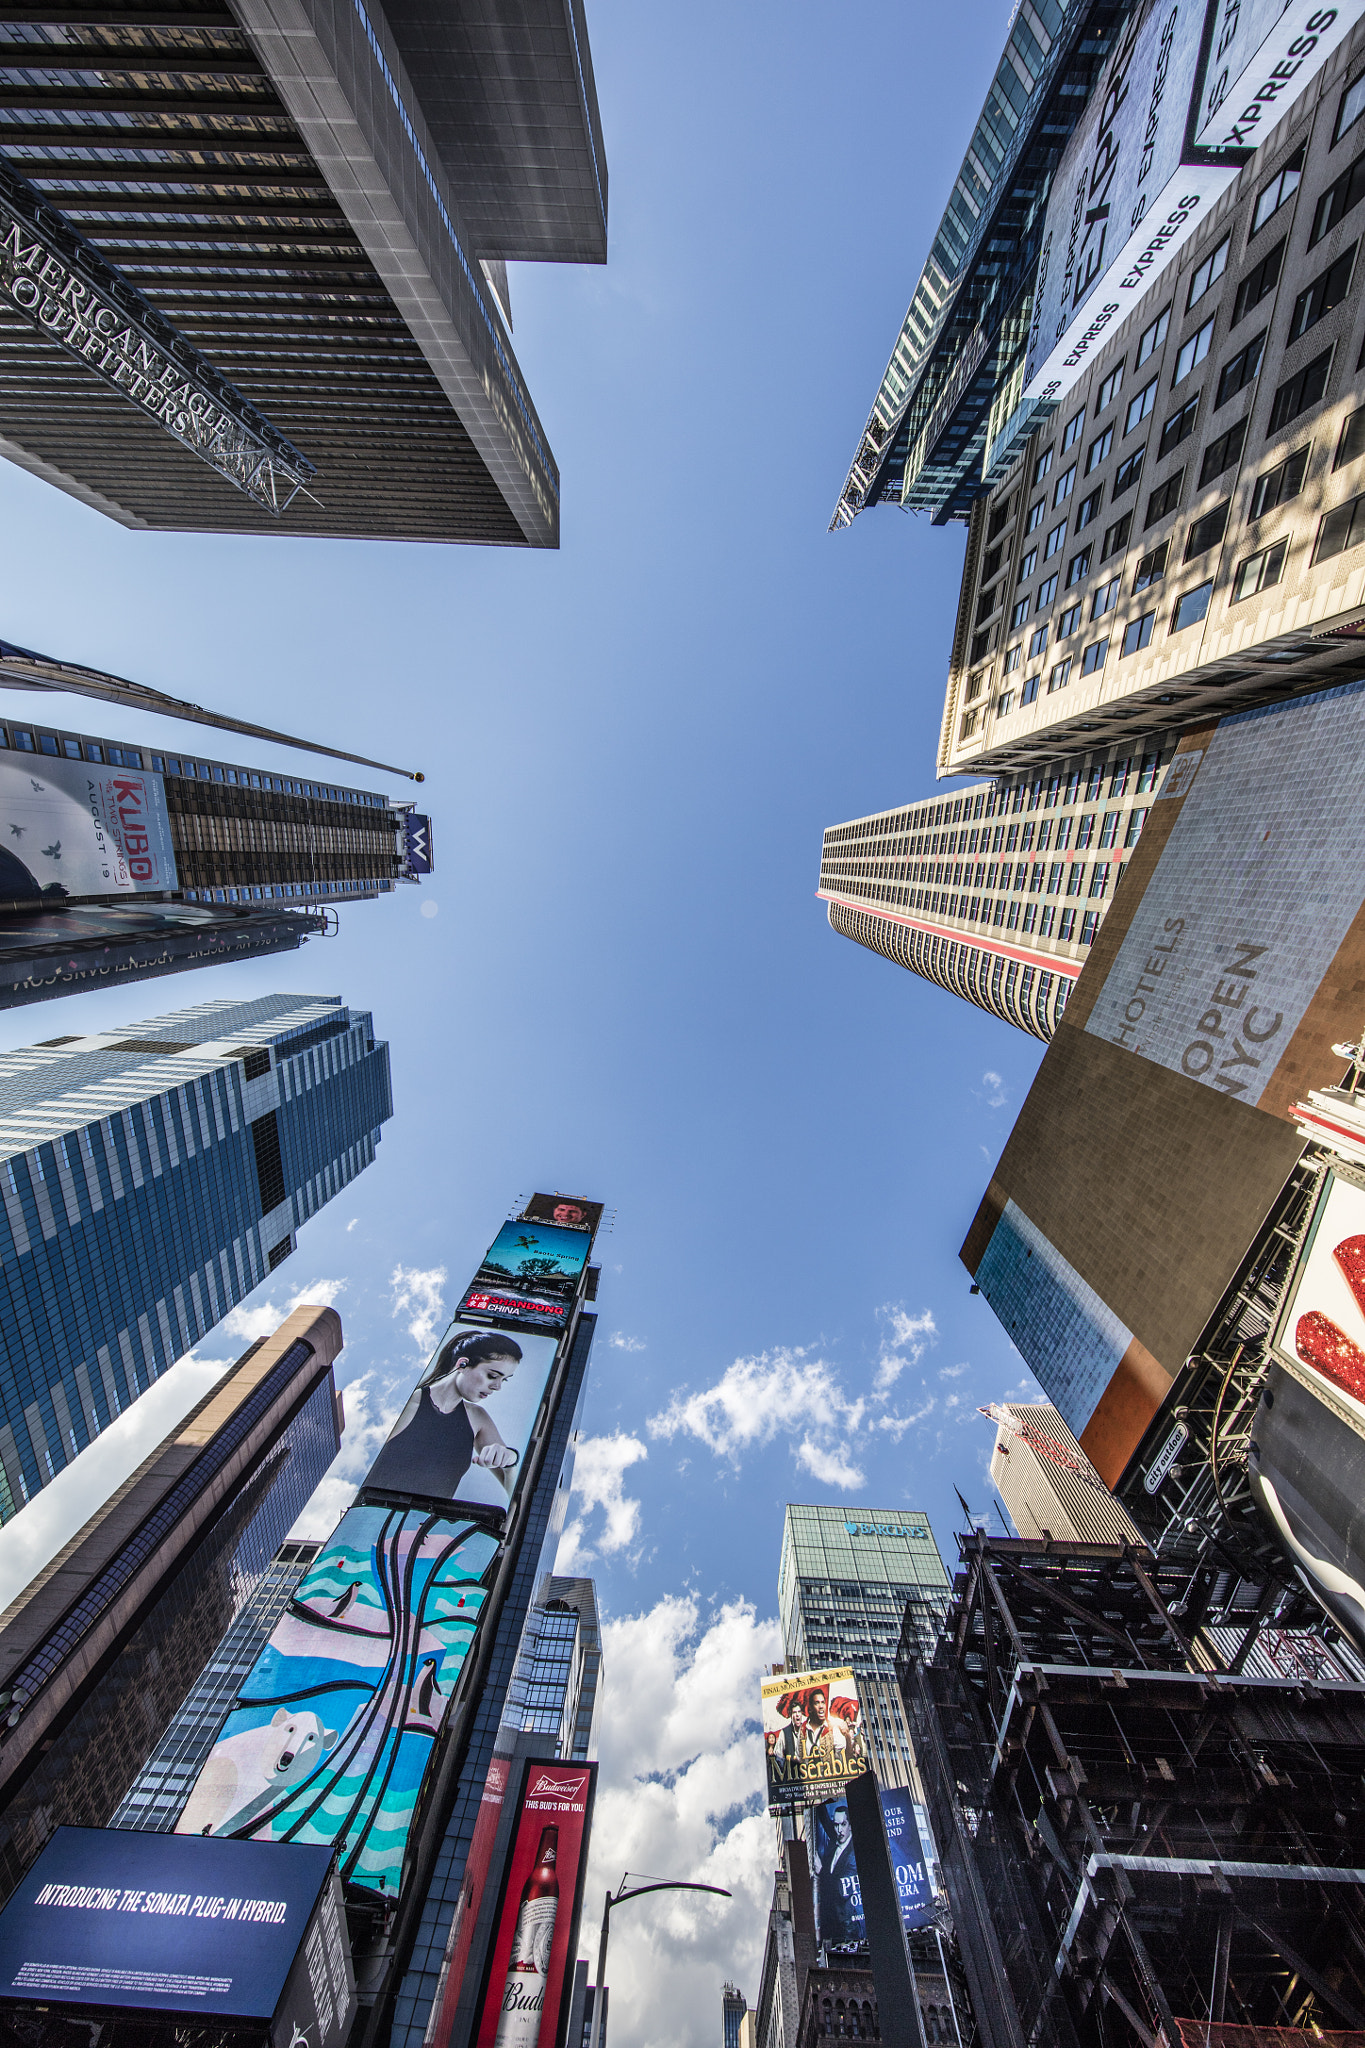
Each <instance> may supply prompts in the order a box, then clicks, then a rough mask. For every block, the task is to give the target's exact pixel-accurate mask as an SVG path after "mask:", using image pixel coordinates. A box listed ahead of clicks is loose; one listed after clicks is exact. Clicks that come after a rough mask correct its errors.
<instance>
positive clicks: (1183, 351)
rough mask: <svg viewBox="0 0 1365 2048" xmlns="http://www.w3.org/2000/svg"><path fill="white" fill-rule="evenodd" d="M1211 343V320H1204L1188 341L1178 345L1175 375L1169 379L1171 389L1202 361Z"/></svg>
mask: <svg viewBox="0 0 1365 2048" xmlns="http://www.w3.org/2000/svg"><path fill="white" fill-rule="evenodd" d="M1212 343H1213V321H1212V320H1206V321H1205V322H1204V324H1203V326H1202V327H1201V328H1199V329H1198V330H1197V332H1195V333H1194V334H1192V335H1191V336H1190V338H1189V340H1188V341H1184V342H1182V343H1181V345H1180V353H1179V355H1178V356H1177V357H1176V359H1175V375H1174V376H1173V377H1172V379H1171V389H1172V390H1174V389H1175V387H1176V385H1177V384H1180V383H1182V382H1183V381H1184V379H1185V378H1186V377H1188V376H1189V374H1190V371H1191V370H1193V369H1196V368H1197V367H1198V365H1199V364H1200V363H1202V362H1203V360H1204V358H1205V356H1206V355H1207V354H1208V352H1209V349H1210V347H1211V346H1212Z"/></svg>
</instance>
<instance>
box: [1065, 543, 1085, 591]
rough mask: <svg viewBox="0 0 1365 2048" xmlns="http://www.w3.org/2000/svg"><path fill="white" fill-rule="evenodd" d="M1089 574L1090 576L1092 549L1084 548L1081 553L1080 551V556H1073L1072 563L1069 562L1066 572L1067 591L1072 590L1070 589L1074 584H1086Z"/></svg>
mask: <svg viewBox="0 0 1365 2048" xmlns="http://www.w3.org/2000/svg"><path fill="white" fill-rule="evenodd" d="M1089 574H1090V549H1089V548H1082V549H1081V551H1080V553H1079V554H1078V555H1073V556H1072V557H1071V560H1070V562H1069V563H1068V565H1067V571H1066V587H1067V589H1068V590H1070V588H1071V586H1072V584H1073V583H1082V582H1084V580H1085V578H1086V577H1087V576H1088V575H1089Z"/></svg>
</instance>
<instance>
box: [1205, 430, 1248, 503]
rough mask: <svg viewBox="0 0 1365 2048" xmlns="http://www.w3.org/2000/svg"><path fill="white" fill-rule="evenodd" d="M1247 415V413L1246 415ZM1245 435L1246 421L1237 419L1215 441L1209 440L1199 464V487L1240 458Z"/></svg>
mask: <svg viewBox="0 0 1365 2048" xmlns="http://www.w3.org/2000/svg"><path fill="white" fill-rule="evenodd" d="M1248 417H1249V415H1248ZM1246 437H1247V421H1246V420H1244V419H1243V420H1238V422H1237V424H1236V426H1235V427H1229V428H1228V430H1227V432H1226V434H1220V435H1219V436H1218V439H1217V440H1216V441H1210V443H1209V445H1208V447H1207V448H1206V449H1205V450H1204V460H1203V461H1202V462H1201V463H1200V465H1199V488H1200V490H1201V491H1202V490H1203V488H1204V486H1205V484H1211V483H1212V482H1213V480H1214V478H1215V477H1219V476H1222V475H1223V474H1224V473H1225V471H1227V470H1229V469H1232V468H1233V467H1234V465H1235V464H1236V463H1237V462H1239V461H1240V460H1241V455H1242V443H1243V442H1244V441H1245V439H1246Z"/></svg>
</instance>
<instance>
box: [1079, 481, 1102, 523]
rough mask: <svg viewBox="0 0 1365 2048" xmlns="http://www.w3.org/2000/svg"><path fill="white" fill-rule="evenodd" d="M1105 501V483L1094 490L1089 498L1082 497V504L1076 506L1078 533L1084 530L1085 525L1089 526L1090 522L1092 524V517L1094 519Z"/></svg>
mask: <svg viewBox="0 0 1365 2048" xmlns="http://www.w3.org/2000/svg"><path fill="white" fill-rule="evenodd" d="M1103 503H1104V485H1103V484H1101V485H1100V487H1099V489H1098V490H1097V491H1092V492H1091V493H1090V496H1089V497H1088V498H1082V499H1081V502H1080V504H1079V505H1078V506H1077V507H1076V531H1077V533H1080V532H1081V531H1082V530H1083V529H1084V528H1085V527H1087V526H1089V524H1090V522H1091V520H1092V519H1093V518H1094V517H1095V515H1096V513H1097V512H1098V511H1099V509H1100V506H1101V505H1102V504H1103Z"/></svg>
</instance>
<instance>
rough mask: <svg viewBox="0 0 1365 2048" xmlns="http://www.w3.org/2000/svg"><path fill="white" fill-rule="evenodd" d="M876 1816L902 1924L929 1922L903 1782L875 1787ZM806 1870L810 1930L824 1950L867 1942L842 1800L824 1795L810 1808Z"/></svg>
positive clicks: (924, 1873) (921, 1860)
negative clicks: (810, 1884)
mask: <svg viewBox="0 0 1365 2048" xmlns="http://www.w3.org/2000/svg"><path fill="white" fill-rule="evenodd" d="M880 1796H881V1802H882V1818H883V1820H884V1821H885V1822H886V1835H887V1840H888V1841H889V1843H890V1845H891V1863H892V1867H893V1868H894V1870H895V1873H896V1891H897V1893H898V1895H899V1897H900V1907H901V1924H902V1926H904V1927H906V1928H915V1927H928V1926H931V1925H932V1923H933V1917H934V1894H933V1888H932V1886H931V1884H930V1882H929V1874H928V1868H927V1865H926V1861H925V1855H924V1849H923V1846H922V1844H921V1842H920V1834H919V1827H918V1824H917V1822H916V1819H915V1808H914V1803H913V1801H912V1799H911V1797H910V1794H909V1792H908V1791H907V1790H906V1789H905V1788H904V1786H899V1785H893V1786H886V1785H884V1786H882V1787H880ZM810 1847H811V1870H812V1873H813V1875H814V1879H815V1933H816V1938H817V1940H818V1941H820V1942H821V1944H822V1945H823V1946H824V1947H826V1948H856V1947H857V1946H858V1945H859V1944H860V1943H862V1942H865V1941H866V1940H867V1926H866V1923H865V1921H864V1919H863V1893H862V1886H861V1885H860V1883H859V1882H858V1860H857V1857H856V1856H855V1855H854V1851H853V1830H852V1824H851V1823H850V1821H849V1817H848V1801H847V1800H846V1799H830V1800H827V1801H825V1803H824V1804H823V1805H820V1806H816V1807H814V1808H812V1810H811V1817H810Z"/></svg>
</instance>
